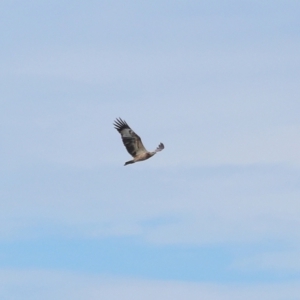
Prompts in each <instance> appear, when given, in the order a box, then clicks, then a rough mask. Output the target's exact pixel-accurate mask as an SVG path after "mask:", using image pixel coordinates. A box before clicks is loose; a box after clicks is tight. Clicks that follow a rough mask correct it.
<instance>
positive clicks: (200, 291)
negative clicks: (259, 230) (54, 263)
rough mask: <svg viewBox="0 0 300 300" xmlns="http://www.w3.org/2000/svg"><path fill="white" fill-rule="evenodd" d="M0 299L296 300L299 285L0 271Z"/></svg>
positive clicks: (54, 272)
mask: <svg viewBox="0 0 300 300" xmlns="http://www.w3.org/2000/svg"><path fill="white" fill-rule="evenodd" d="M0 278H1V280H0V296H1V298H2V299H7V300H19V299H20V300H21V299H22V300H26V299H28V300H29V299H30V300H40V299H44V300H52V299H57V300H59V299H63V300H69V299H72V300H83V299H84V300H86V299H88V300H94V299H95V300H96V299H109V300H117V299H118V300H119V299H123V300H127V299H128V300H140V299H145V300H152V299H158V300H160V299H161V300H163V299H174V300H185V299H191V300H193V299H195V300H196V299H197V300H198V299H206V300H227V299H228V300H240V299H245V300H248V299H249V300H252V299H265V300H286V299H298V296H299V294H300V284H299V282H294V283H282V284H278V283H276V284H251V285H242V284H241V285H237V284H235V285H234V284H213V283H189V282H180V281H152V280H139V279H123V278H119V279H117V278H107V277H105V276H92V275H87V274H74V273H73V274H72V273H67V272H61V271H43V270H23V271H20V270H2V271H0Z"/></svg>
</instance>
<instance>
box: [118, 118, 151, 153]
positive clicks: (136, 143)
mask: <svg viewBox="0 0 300 300" xmlns="http://www.w3.org/2000/svg"><path fill="white" fill-rule="evenodd" d="M114 126H115V128H116V129H117V130H118V131H119V132H120V134H121V136H122V141H123V144H124V146H125V147H126V149H127V151H128V153H129V154H130V155H131V156H133V157H135V156H136V155H138V154H140V153H143V152H147V150H146V149H145V147H144V145H143V143H142V140H141V138H140V137H139V136H138V135H137V134H136V133H135V132H134V131H133V130H132V129H131V128H130V127H129V125H128V124H127V123H126V122H125V121H124V120H122V119H121V118H118V119H116V120H115V122H114Z"/></svg>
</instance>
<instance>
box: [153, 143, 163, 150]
mask: <svg viewBox="0 0 300 300" xmlns="http://www.w3.org/2000/svg"><path fill="white" fill-rule="evenodd" d="M164 149H165V145H164V144H163V143H160V144H159V145H158V147H157V148H156V150H155V151H154V152H159V151H162V150H164Z"/></svg>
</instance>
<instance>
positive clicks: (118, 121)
mask: <svg viewBox="0 0 300 300" xmlns="http://www.w3.org/2000/svg"><path fill="white" fill-rule="evenodd" d="M113 125H114V127H115V129H117V130H118V131H119V132H121V131H122V130H123V129H125V128H130V127H129V126H128V124H127V123H126V121H124V120H122V119H121V118H116V120H115V121H114V123H113Z"/></svg>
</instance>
